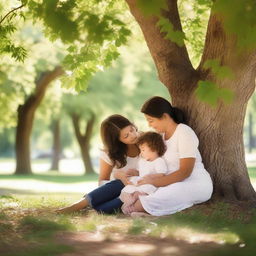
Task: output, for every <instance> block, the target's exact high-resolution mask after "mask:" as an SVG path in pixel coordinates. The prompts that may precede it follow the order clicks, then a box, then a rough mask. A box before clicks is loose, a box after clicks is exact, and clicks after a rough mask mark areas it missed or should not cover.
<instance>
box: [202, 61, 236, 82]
mask: <svg viewBox="0 0 256 256" xmlns="http://www.w3.org/2000/svg"><path fill="white" fill-rule="evenodd" d="M203 67H204V68H205V69H211V71H212V73H213V74H215V75H216V77H217V78H219V79H223V78H230V79H231V78H233V77H234V74H233V72H232V70H231V69H230V68H229V67H228V66H221V65H220V61H219V60H218V59H210V60H207V61H206V62H205V63H204V65H203Z"/></svg>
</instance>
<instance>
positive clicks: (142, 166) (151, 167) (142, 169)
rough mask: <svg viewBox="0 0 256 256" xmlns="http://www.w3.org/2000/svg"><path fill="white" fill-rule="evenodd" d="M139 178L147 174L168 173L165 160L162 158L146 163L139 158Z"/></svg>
mask: <svg viewBox="0 0 256 256" xmlns="http://www.w3.org/2000/svg"><path fill="white" fill-rule="evenodd" d="M138 171H139V176H140V177H144V176H145V175H148V174H154V173H164V174H166V173H167V172H168V168H167V165H166V162H165V160H164V159H163V158H162V157H158V158H156V159H155V160H153V161H147V160H145V159H144V158H142V157H140V158H139V160H138Z"/></svg>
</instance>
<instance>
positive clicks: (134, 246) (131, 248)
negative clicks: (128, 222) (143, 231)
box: [100, 241, 178, 255]
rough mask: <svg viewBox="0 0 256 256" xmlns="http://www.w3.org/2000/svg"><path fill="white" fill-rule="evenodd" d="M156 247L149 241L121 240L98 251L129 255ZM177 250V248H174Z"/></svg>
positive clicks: (142, 252) (143, 252)
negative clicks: (132, 241) (130, 241)
mask: <svg viewBox="0 0 256 256" xmlns="http://www.w3.org/2000/svg"><path fill="white" fill-rule="evenodd" d="M155 249H156V246H155V245H152V244H149V243H140V244H139V243H135V242H134V243H127V242H125V241H122V243H115V244H111V245H110V246H107V247H106V248H103V249H102V250H101V251H100V252H101V253H107V254H109V255H120V254H122V255H131V254H143V255H145V254H146V253H148V252H151V251H154V250H155ZM176 250H178V248H176Z"/></svg>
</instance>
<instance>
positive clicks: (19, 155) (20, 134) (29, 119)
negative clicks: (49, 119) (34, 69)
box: [15, 67, 63, 174]
mask: <svg viewBox="0 0 256 256" xmlns="http://www.w3.org/2000/svg"><path fill="white" fill-rule="evenodd" d="M62 74H63V70H62V68H61V67H56V68H55V69H54V70H53V71H48V72H45V73H43V74H42V75H41V77H40V78H39V79H38V80H37V82H36V88H35V92H34V93H33V94H31V95H30V96H29V97H28V98H27V100H26V101H25V103H24V104H23V105H20V106H19V107H18V124H17V129H16V143H15V150H16V170H15V174H31V173H32V169H31V162H30V135H31V132H32V127H33V121H34V115H35V112H36V109H37V108H38V106H39V105H40V103H41V101H42V100H43V98H44V95H45V92H46V89H47V88H48V86H49V85H50V83H51V82H52V81H53V80H54V79H56V78H57V77H58V76H60V75H62Z"/></svg>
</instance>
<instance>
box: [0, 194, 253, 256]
mask: <svg viewBox="0 0 256 256" xmlns="http://www.w3.org/2000/svg"><path fill="white" fill-rule="evenodd" d="M65 196H66V197H67V196H68V195H65ZM43 198H44V199H42V196H41V195H28V196H27V195H15V196H14V195H13V196H2V197H1V198H0V202H1V204H0V210H1V215H0V217H1V218H0V220H1V222H0V223H1V225H0V238H2V239H3V241H5V240H4V239H5V236H4V234H5V233H6V232H7V230H8V231H10V230H11V231H12V236H10V237H9V238H10V240H11V241H12V239H17V237H16V236H21V238H20V239H23V240H22V241H25V243H26V246H27V247H26V252H27V253H28V254H19V253H17V252H13V253H14V254H9V255H12V256H21V255H33V253H35V252H36V253H38V254H35V255H40V253H41V252H44V253H45V255H58V253H59V252H60V251H62V250H63V252H64V251H65V250H71V248H70V247H65V246H64V247H62V246H61V245H59V244H58V243H56V244H55V245H54V242H53V241H51V245H49V247H48V245H46V242H44V240H45V239H46V240H47V239H49V238H50V237H52V236H53V235H54V234H55V233H56V232H60V231H61V232H65V231H69V232H70V231H72V232H93V233H95V234H98V235H99V236H101V237H102V239H103V240H105V241H108V240H111V239H113V237H119V239H120V238H121V237H125V236H134V237H138V239H139V237H141V236H147V237H152V238H157V239H159V238H160V239H175V240H179V241H184V242H186V243H188V244H200V243H208V242H211V243H215V244H218V245H220V246H221V248H225V250H223V251H221V252H220V253H219V251H218V255H239V254H233V253H236V248H240V247H241V248H243V251H245V252H246V253H249V254H244V255H252V254H250V253H251V251H252V252H253V253H256V249H255V248H254V247H255V246H254V238H255V237H256V230H255V226H256V213H254V212H248V213H244V212H240V210H236V211H234V209H231V208H230V206H229V205H228V204H225V203H219V204H215V205H214V206H213V205H208V206H207V205H206V206H200V205H199V206H196V207H194V208H191V209H189V210H186V211H183V212H180V213H177V214H174V215H171V216H166V217H162V218H157V217H153V216H152V217H148V218H135V219H132V218H130V217H125V216H124V215H122V214H118V215H102V214H97V213H96V212H94V211H93V210H89V211H85V212H80V213H75V214H70V215H57V214H55V212H54V209H55V208H56V207H58V206H59V205H60V201H62V199H63V195H54V196H53V195H48V196H47V195H45V196H43ZM72 199H74V198H70V202H72V201H73V200H72ZM15 203H16V204H17V205H16V206H15ZM67 203H68V202H67ZM9 216H11V217H9ZM15 234H16V236H15ZM18 240H19V239H18ZM3 241H2V243H3ZM8 242H10V241H6V243H7V244H8ZM47 243H48V242H47ZM244 244H245V245H246V246H244ZM39 245H40V246H39ZM5 246H6V244H5ZM37 246H39V247H40V248H37ZM239 246H240V247H239ZM0 247H1V243H0ZM47 250H48V251H47ZM227 252H228V253H229V254H225V253H227ZM30 253H31V254H30ZM47 253H48V254H47Z"/></svg>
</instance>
